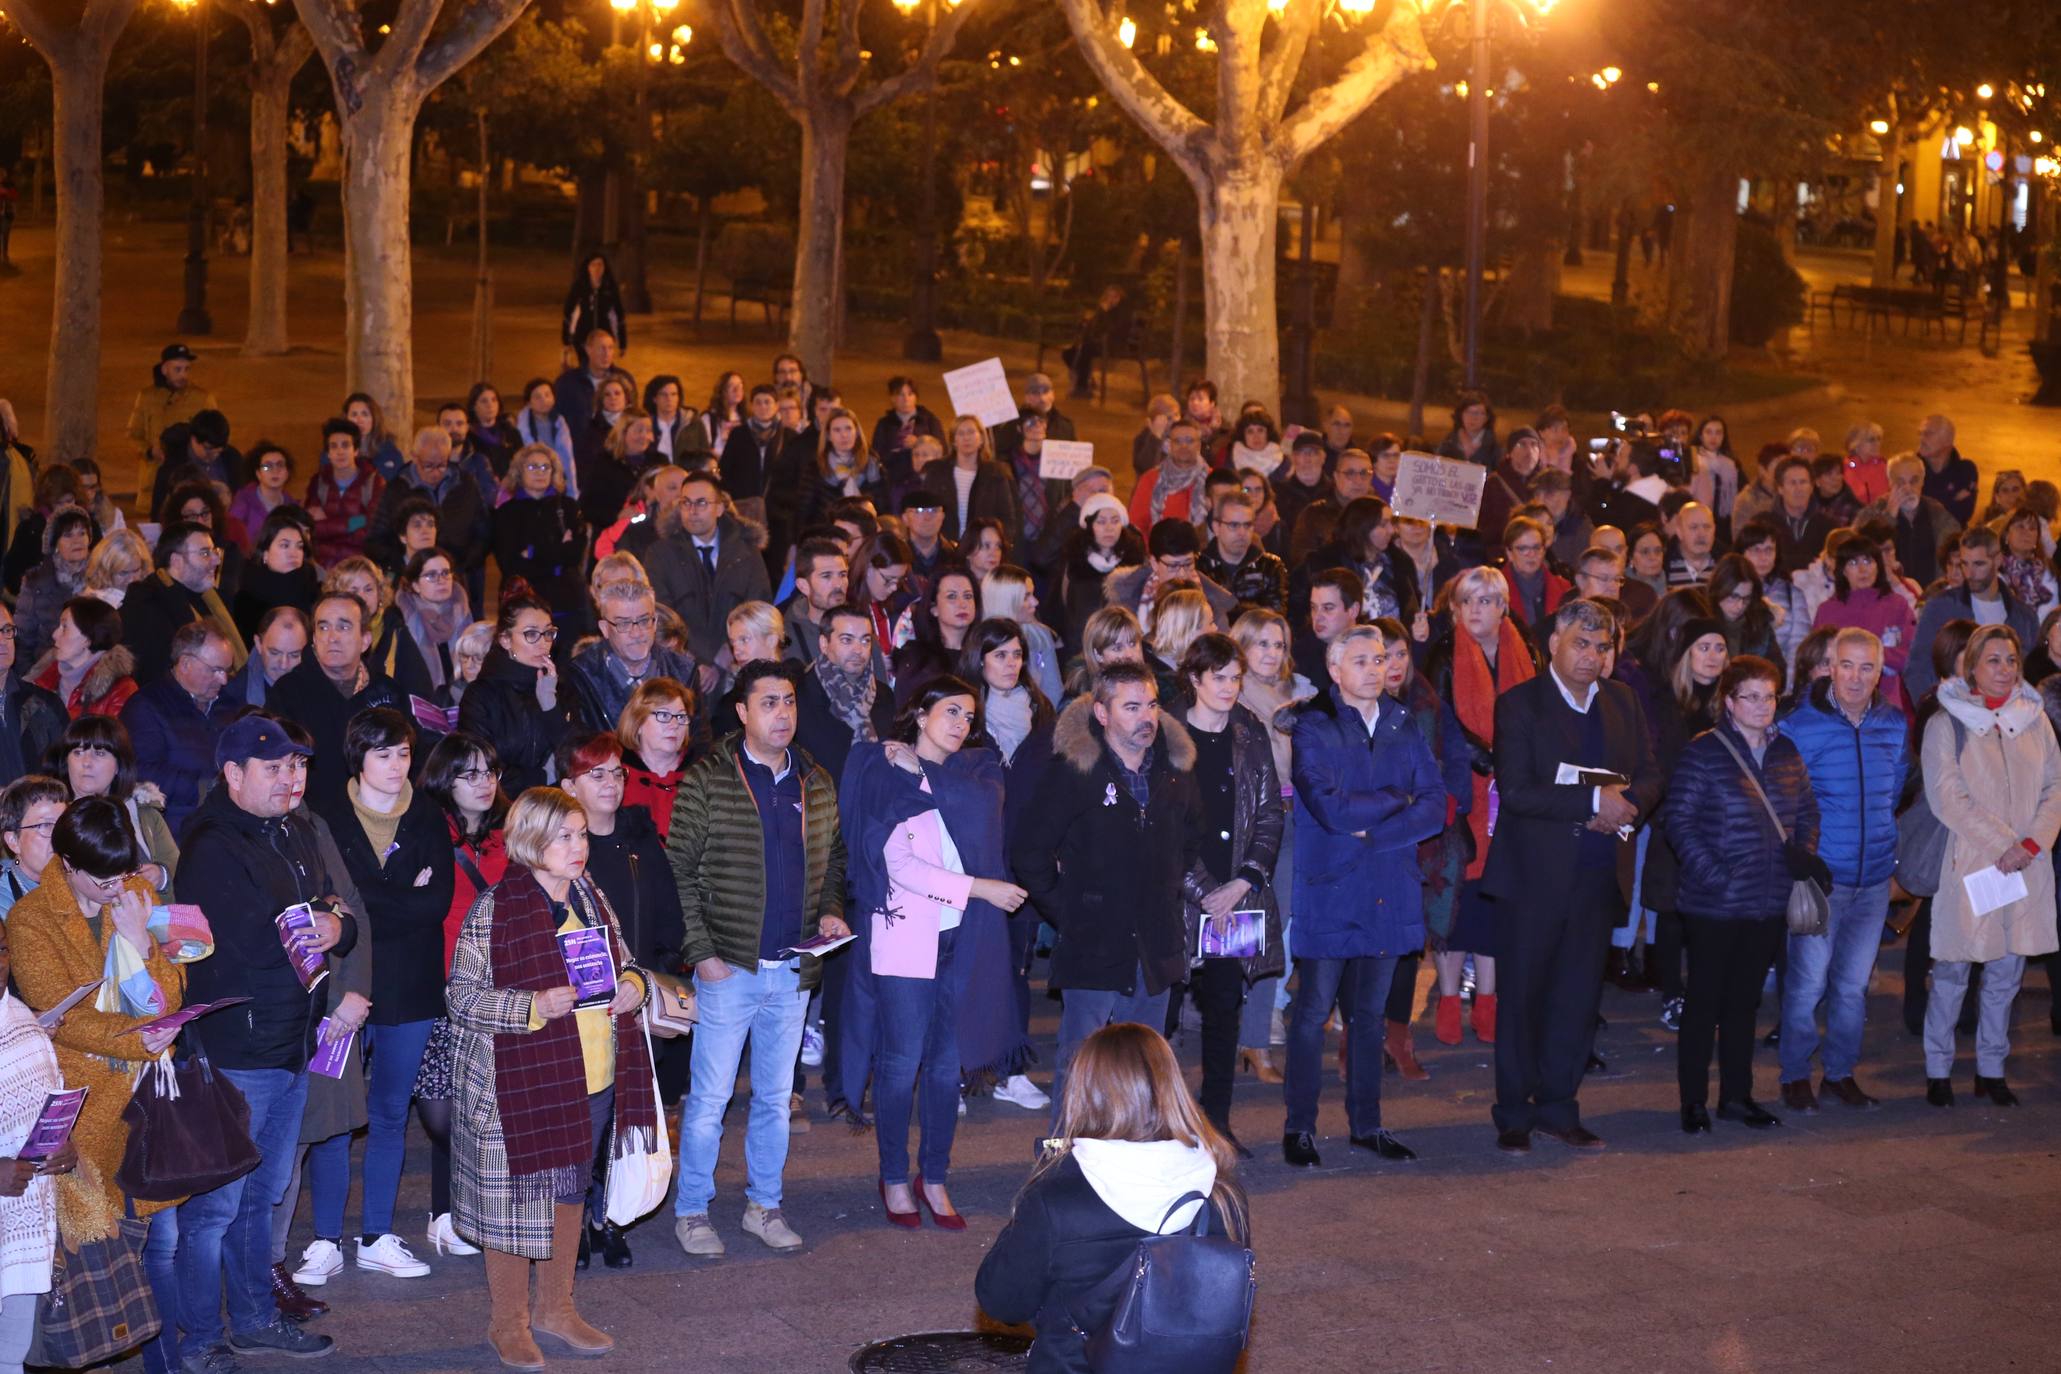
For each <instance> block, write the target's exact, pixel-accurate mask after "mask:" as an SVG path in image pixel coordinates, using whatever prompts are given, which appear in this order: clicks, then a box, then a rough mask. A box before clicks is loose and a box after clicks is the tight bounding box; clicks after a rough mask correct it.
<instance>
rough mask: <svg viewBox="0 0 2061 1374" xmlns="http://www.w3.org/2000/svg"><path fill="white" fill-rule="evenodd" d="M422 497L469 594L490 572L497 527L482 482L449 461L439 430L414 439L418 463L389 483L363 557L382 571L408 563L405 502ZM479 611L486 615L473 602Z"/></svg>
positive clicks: (439, 539)
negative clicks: (481, 573)
mask: <svg viewBox="0 0 2061 1374" xmlns="http://www.w3.org/2000/svg"><path fill="white" fill-rule="evenodd" d="M413 496H420V497H424V498H425V499H427V500H428V501H429V503H430V504H431V505H432V506H435V507H436V511H437V544H438V546H439V547H440V548H442V549H443V550H444V552H445V553H448V554H450V555H451V558H452V561H453V562H455V563H456V564H457V565H458V566H457V573H458V577H459V579H460V580H461V581H462V582H464V584H465V586H466V587H467V588H468V589H470V588H471V586H472V585H473V577H474V574H475V573H477V572H479V570H481V569H483V568H484V567H486V563H487V550H488V548H489V547H491V545H492V543H493V526H492V524H491V521H490V517H489V516H488V513H487V506H486V502H485V501H484V500H483V499H481V496H480V489H479V483H478V482H477V481H475V480H473V478H472V477H470V476H468V475H467V474H466V473H464V472H462V471H460V470H459V467H458V465H457V464H456V463H454V462H452V461H451V440H450V436H449V435H447V434H445V433H444V431H443V430H441V429H424V430H421V431H419V432H418V433H417V434H416V435H415V459H414V461H413V462H411V463H409V464H408V465H407V466H406V467H404V468H402V469H401V470H400V471H399V472H398V473H395V474H394V480H393V481H391V482H388V483H387V484H386V490H385V491H383V492H381V493H380V497H379V506H378V508H377V509H376V510H375V511H373V513H372V523H371V525H370V526H369V527H368V528H367V529H366V531H365V552H366V554H367V555H368V556H369V557H370V558H371V559H372V560H373V561H374V562H375V563H378V564H379V565H380V566H381V567H383V568H399V567H402V566H403V565H404V564H405V563H406V562H407V559H406V557H405V555H403V554H402V552H401V536H402V535H403V534H405V533H406V531H405V530H404V529H402V528H401V520H400V510H401V503H402V502H404V501H406V500H408V499H409V498H410V497H413ZM473 608H474V609H475V610H484V607H483V606H481V605H480V603H478V602H475V603H473Z"/></svg>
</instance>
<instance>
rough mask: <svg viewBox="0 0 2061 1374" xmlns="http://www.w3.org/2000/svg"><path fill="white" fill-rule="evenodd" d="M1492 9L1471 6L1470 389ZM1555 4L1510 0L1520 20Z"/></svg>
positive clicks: (1476, 364) (1477, 376) (1482, 232)
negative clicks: (1490, 12)
mask: <svg viewBox="0 0 2061 1374" xmlns="http://www.w3.org/2000/svg"><path fill="white" fill-rule="evenodd" d="M1489 3H1490V0H1467V16H1468V20H1469V25H1470V32H1469V43H1468V46H1469V49H1470V52H1471V61H1470V64H1469V68H1468V73H1469V74H1468V78H1467V127H1468V134H1467V348H1466V359H1467V385H1468V386H1469V387H1470V388H1471V387H1475V386H1478V385H1480V382H1481V277H1482V266H1483V262H1482V260H1483V258H1484V257H1485V256H1486V255H1487V251H1488V127H1489V123H1488V117H1489V109H1488V100H1489V80H1490V77H1489ZM1553 3H1554V0H1509V4H1510V7H1511V8H1512V9H1513V10H1515V11H1516V12H1517V15H1518V17H1519V18H1520V19H1536V18H1538V17H1541V16H1543V15H1544V14H1545V13H1546V12H1547V11H1548V10H1550V9H1552V7H1553Z"/></svg>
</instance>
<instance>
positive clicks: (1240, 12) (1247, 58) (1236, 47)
mask: <svg viewBox="0 0 2061 1374" xmlns="http://www.w3.org/2000/svg"><path fill="white" fill-rule="evenodd" d="M1215 8H1216V17H1215V18H1214V19H1213V20H1211V21H1210V25H1209V29H1210V36H1211V37H1212V38H1214V39H1215V40H1216V45H1217V61H1216V67H1217V142H1218V143H1219V144H1220V145H1222V146H1223V147H1224V148H1225V149H1226V150H1228V151H1229V152H1230V153H1231V154H1232V156H1234V157H1242V156H1244V155H1246V154H1248V153H1256V152H1258V151H1259V150H1260V146H1261V142H1262V140H1264V139H1265V138H1266V136H1267V133H1268V129H1267V126H1266V121H1265V119H1264V118H1263V117H1262V115H1261V114H1260V106H1259V94H1260V41H1261V32H1262V30H1264V29H1265V28H1266V23H1267V4H1266V0H1216V5H1215Z"/></svg>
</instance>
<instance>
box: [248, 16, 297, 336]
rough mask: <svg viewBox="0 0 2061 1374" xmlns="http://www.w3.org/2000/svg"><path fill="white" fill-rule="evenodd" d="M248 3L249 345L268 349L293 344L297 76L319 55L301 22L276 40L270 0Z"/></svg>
mask: <svg viewBox="0 0 2061 1374" xmlns="http://www.w3.org/2000/svg"><path fill="white" fill-rule="evenodd" d="M243 8H247V9H250V10H251V11H252V12H251V13H250V14H248V15H244V14H239V15H238V17H239V18H242V19H243V20H244V22H245V24H246V25H247V26H249V28H250V31H251V73H250V317H249V319H248V320H247V321H246V322H245V324H244V331H243V351H244V353H245V354H247V355H262V354H270V353H284V352H286V350H287V338H286V259H287V248H288V244H287V234H286V128H287V118H288V108H287V101H288V98H289V96H290V95H291V93H292V90H293V79H294V77H295V75H296V74H298V73H299V71H300V69H301V67H302V65H303V64H305V63H306V62H307V60H308V59H309V58H310V57H312V56H314V54H315V40H314V39H313V38H312V37H310V36H309V34H308V31H307V30H306V29H304V28H302V27H301V26H300V25H298V24H295V25H293V26H292V27H291V28H289V29H288V30H287V31H286V33H285V34H284V35H283V36H281V37H278V38H276V39H275V38H274V37H273V35H272V27H271V25H272V20H271V16H270V15H269V14H268V13H266V12H265V9H264V7H263V6H245V7H243ZM260 26H263V27H262V28H260Z"/></svg>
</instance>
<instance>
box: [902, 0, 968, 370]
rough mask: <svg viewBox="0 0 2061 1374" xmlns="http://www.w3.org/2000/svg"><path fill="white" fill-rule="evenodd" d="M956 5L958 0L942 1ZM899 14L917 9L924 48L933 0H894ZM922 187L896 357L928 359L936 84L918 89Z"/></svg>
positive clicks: (933, 349)
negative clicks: (905, 317) (904, 325)
mask: <svg viewBox="0 0 2061 1374" xmlns="http://www.w3.org/2000/svg"><path fill="white" fill-rule="evenodd" d="M948 2H949V3H951V4H955V5H956V4H957V3H958V0H948ZM894 7H895V8H896V9H898V10H900V11H901V12H902V15H903V17H904V18H907V17H908V16H910V15H912V14H914V13H915V12H916V11H917V10H918V9H921V10H922V11H923V34H924V47H926V48H927V47H929V45H930V37H931V35H932V34H933V33H935V32H936V31H937V8H938V0H894ZM920 184H921V187H922V190H921V193H920V196H919V198H918V200H917V202H916V270H915V277H914V280H912V281H911V282H910V284H909V332H908V333H907V334H904V335H903V336H902V356H903V357H904V358H907V359H909V360H910V361H911V362H919V363H934V362H936V361H937V360H938V359H940V358H942V357H944V355H945V345H944V340H943V339H941V338H939V337H938V332H937V238H938V233H937V82H936V81H934V80H933V81H932V82H931V83H930V84H929V85H928V86H927V87H925V88H924V92H923V165H922V172H921V174H920Z"/></svg>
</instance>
